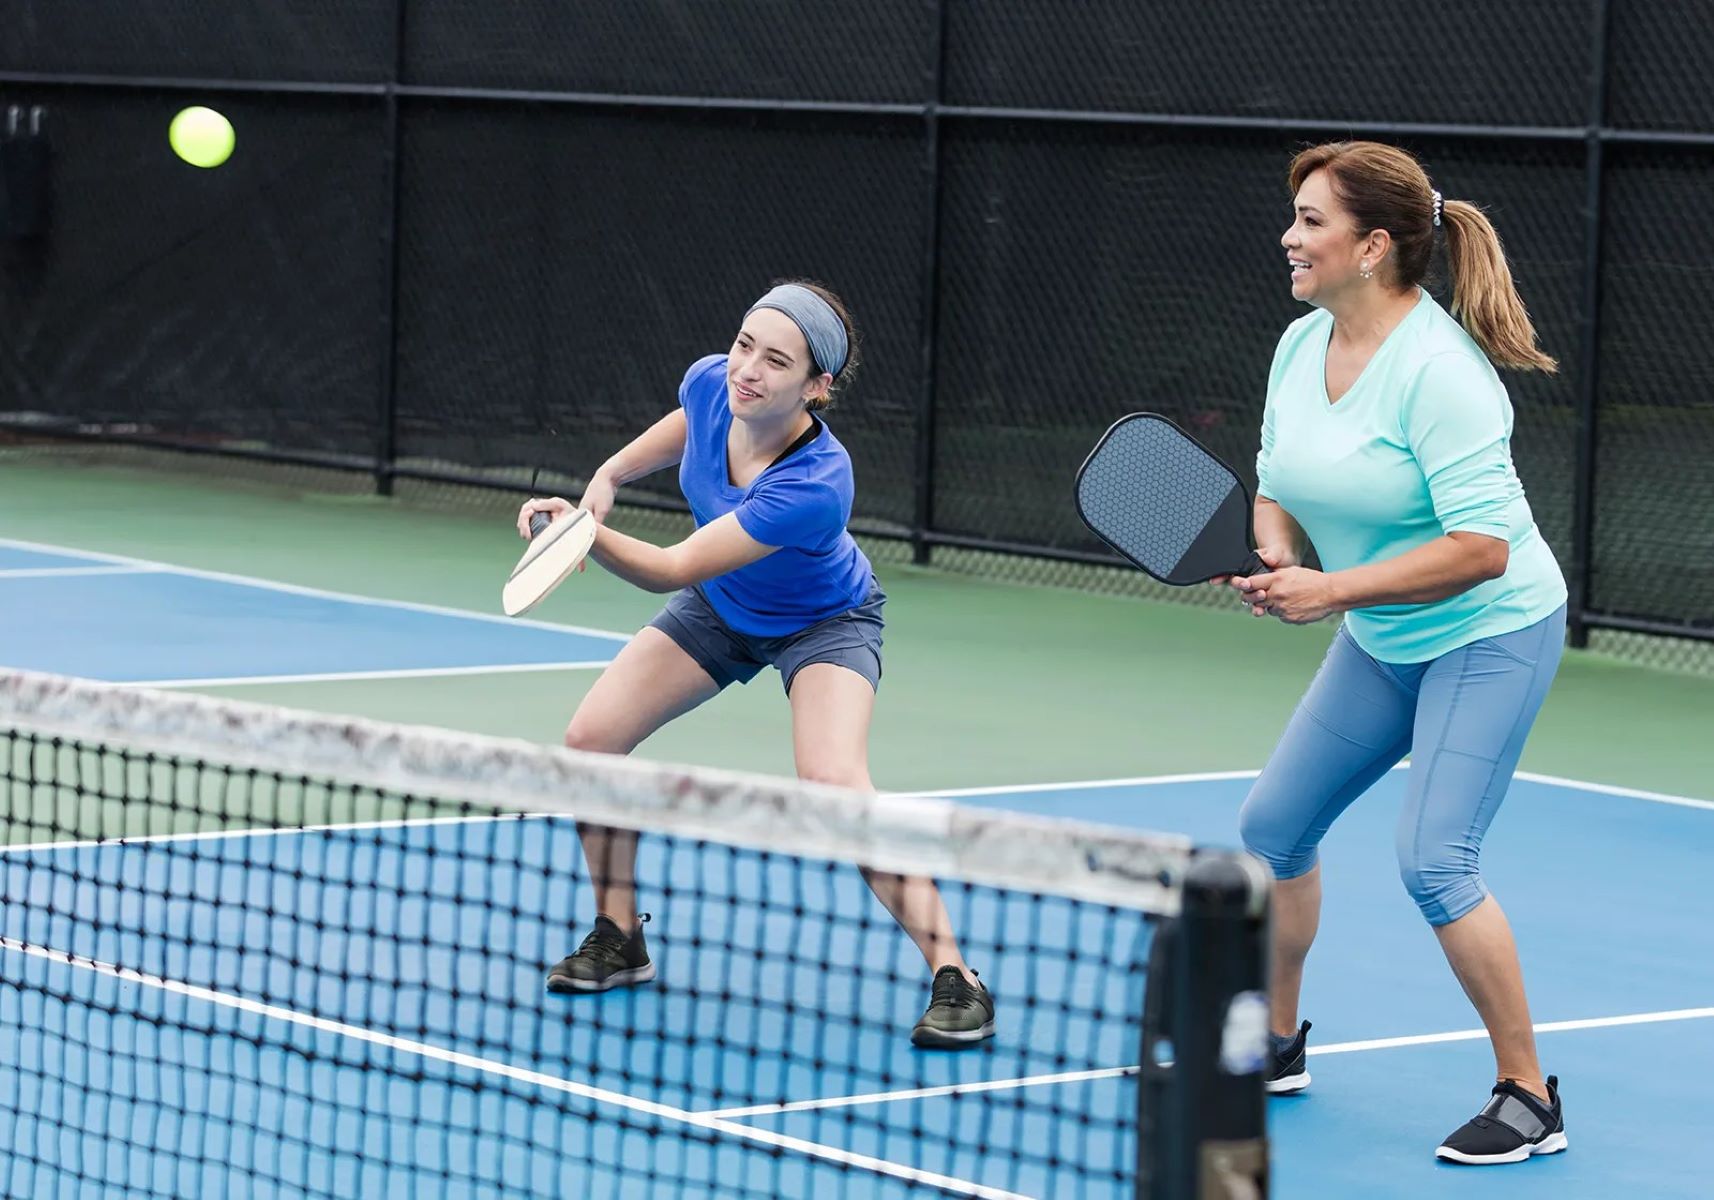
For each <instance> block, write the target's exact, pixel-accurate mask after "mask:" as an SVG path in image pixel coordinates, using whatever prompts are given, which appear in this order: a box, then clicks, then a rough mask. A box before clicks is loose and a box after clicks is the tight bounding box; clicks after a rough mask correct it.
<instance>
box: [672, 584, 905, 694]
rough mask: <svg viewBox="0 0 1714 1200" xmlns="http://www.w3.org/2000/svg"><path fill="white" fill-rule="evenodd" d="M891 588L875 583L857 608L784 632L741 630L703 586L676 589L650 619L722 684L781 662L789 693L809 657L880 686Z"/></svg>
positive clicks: (740, 680) (747, 678)
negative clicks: (779, 634)
mask: <svg viewBox="0 0 1714 1200" xmlns="http://www.w3.org/2000/svg"><path fill="white" fill-rule="evenodd" d="M886 602H887V594H886V593H885V592H883V591H882V590H881V585H880V584H879V583H876V584H874V585H873V586H872V587H871V589H870V592H869V597H868V599H866V600H864V601H863V603H861V604H859V605H858V606H857V607H856V608H852V609H847V610H846V611H845V612H842V613H839V614H838V615H836V616H832V617H828V618H827V619H826V620H825V621H818V622H816V623H815V624H814V625H811V626H810V627H809V628H807V629H800V630H798V631H797V632H796V633H788V634H786V635H785V636H784V637H754V636H752V635H750V634H747V633H739V632H738V631H737V630H736V629H733V628H732V627H731V626H730V625H728V624H727V623H726V622H725V621H723V620H721V619H720V614H719V613H717V612H715V611H714V606H713V605H712V604H710V603H709V602H708V597H706V596H704V595H703V594H702V589H700V588H694V587H688V588H685V589H684V590H683V591H681V592H678V593H677V594H675V595H674V596H673V598H672V599H671V600H668V601H667V606H666V607H665V608H663V609H661V611H660V612H659V613H657V614H656V615H655V619H654V620H652V621H650V622H649V624H650V625H651V626H652V627H654V628H655V629H658V630H660V631H661V632H662V633H664V634H666V635H667V636H668V637H670V638H671V639H672V640H673V641H674V643H676V644H677V645H678V648H679V649H681V650H683V651H684V652H685V653H686V654H688V655H690V656H691V657H692V658H693V659H695V660H696V665H697V666H699V667H701V668H702V669H703V670H704V671H707V672H708V674H709V676H710V678H712V679H713V680H714V682H715V683H717V684H719V685H720V686H721V687H725V686H726V685H727V684H729V683H749V682H750V680H752V679H754V678H755V677H756V673H757V672H758V671H760V670H761V669H762V668H763V667H766V666H774V667H778V668H779V672H780V679H781V681H782V682H783V683H784V684H785V688H786V693H787V694H788V695H789V694H790V693H791V690H792V680H793V679H794V678H795V677H796V676H797V673H798V672H799V671H800V670H802V669H803V668H804V667H807V666H809V665H810V664H811V663H833V664H835V665H836V666H841V667H849V668H851V670H853V671H855V672H857V674H859V675H861V676H862V677H863V678H864V679H867V680H868V681H869V686H870V687H872V688H875V689H876V690H877V691H879V690H880V687H881V629H882V627H883V625H884V624H885V622H883V621H882V619H881V606H882V605H883V604H885V603H886Z"/></svg>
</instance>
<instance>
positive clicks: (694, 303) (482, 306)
mask: <svg viewBox="0 0 1714 1200" xmlns="http://www.w3.org/2000/svg"><path fill="white" fill-rule="evenodd" d="M23 7H24V15H23V18H22V19H21V20H16V21H14V22H12V24H11V26H10V28H9V29H8V34H9V36H8V38H7V39H5V40H3V41H0V114H10V113H12V112H13V110H16V113H17V119H16V124H15V125H14V124H11V123H9V125H8V129H9V132H8V134H7V137H6V139H5V140H6V142H7V143H21V142H22V140H23V139H26V138H29V137H31V136H32V135H31V133H30V130H31V129H32V127H33V123H34V121H36V120H39V122H40V125H39V128H40V131H41V132H40V134H39V135H38V136H39V139H42V140H45V142H46V144H47V145H48V147H49V148H50V149H51V156H50V157H49V159H48V162H49V167H48V178H47V179H46V181H45V182H46V184H47V185H48V186H49V188H50V195H51V203H50V204H49V205H48V215H49V216H50V218H51V220H50V221H49V222H47V223H46V225H45V227H42V228H28V229H26V228H20V227H17V223H16V222H11V223H3V222H0V233H5V234H8V236H6V237H5V238H4V240H3V241H0V253H3V263H0V321H3V322H4V325H5V328H6V330H7V335H6V337H5V338H4V339H0V423H3V424H4V425H6V426H8V427H10V428H11V429H12V430H13V431H15V433H16V432H20V431H25V432H33V434H35V435H40V434H44V433H49V434H54V435H59V436H78V437H84V438H101V439H121V440H125V441H128V442H131V443H145V444H156V445H182V446H191V447H194V448H198V449H207V450H215V451H218V452H220V453H223V454H232V455H245V456H251V457H253V458H267V459H273V460H276V461H283V462H297V463H304V464H322V465H332V466H337V467H342V468H346V469H353V470H361V471H364V472H367V473H369V474H370V475H372V476H373V478H374V481H375V484H376V486H379V487H380V488H381V489H383V490H392V489H394V488H395V487H400V486H402V485H403V482H404V481H418V482H439V483H450V484H455V485H460V486H477V487H491V488H495V489H511V490H521V489H523V488H526V487H528V486H529V484H530V480H531V478H532V476H533V475H534V474H536V473H537V472H540V473H541V475H542V478H543V479H544V480H545V481H547V482H549V483H552V484H554V485H555V486H560V487H565V488H575V487H576V486H577V485H578V483H579V481H580V479H581V478H582V477H583V476H584V475H585V474H586V473H587V472H589V471H591V470H593V468H594V467H595V466H596V465H598V464H599V463H600V461H601V460H602V459H603V458H604V457H605V456H606V455H608V454H609V453H611V452H612V451H613V450H614V449H616V448H617V447H618V446H620V445H621V444H623V443H624V442H625V441H626V440H627V439H628V438H629V437H631V436H633V435H634V434H635V433H636V432H638V431H640V430H641V429H642V428H643V427H644V426H645V425H646V424H647V423H648V422H649V421H650V420H652V419H653V418H654V417H655V416H657V415H658V414H659V413H660V412H662V411H664V410H665V409H666V408H667V407H669V406H670V405H671V404H672V397H673V389H674V387H675V386H676V384H677V381H678V379H679V377H680V375H681V374H682V372H683V370H684V368H685V366H686V365H687V364H688V363H689V362H691V361H692V360H693V359H695V358H697V357H698V356H700V355H701V354H704V353H707V352H709V351H712V350H718V349H720V348H721V347H723V346H725V345H726V344H727V342H728V341H729V339H730V335H731V331H732V328H733V326H734V322H735V318H736V317H737V316H738V315H739V314H740V313H741V312H742V311H743V307H744V305H745V304H746V303H747V302H748V301H749V300H750V299H751V298H753V296H754V295H755V294H756V293H757V292H759V291H760V290H761V289H762V288H763V287H765V286H766V285H767V283H768V282H769V281H770V280H772V279H774V278H776V277H779V276H784V275H804V276H810V277H813V278H817V279H820V280H823V281H825V282H827V283H829V284H831V285H832V286H834V287H835V288H836V289H837V290H839V291H840V292H841V294H842V295H844V297H845V298H846V299H847V300H848V301H849V302H850V304H851V306H852V308H853V310H854V312H855V313H856V315H857V318H858V321H859V323H860V325H861V326H862V328H863V330H864V333H865V340H866V343H867V347H866V348H867V356H866V357H867V365H866V366H865V368H864V370H863V372H862V373H861V375H860V376H859V377H858V379H857V381H856V383H855V385H854V386H853V387H852V389H851V391H850V393H849V395H848V396H847V397H846V398H845V399H844V401H842V403H841V405H840V407H839V408H838V409H837V410H835V412H834V414H833V416H832V418H831V419H832V421H833V422H834V424H835V427H836V428H837V430H838V432H839V435H840V437H841V439H842V440H844V441H845V442H846V444H847V445H848V446H849V447H850V448H851V450H852V453H853V457H854V459H855V461H856V465H857V471H858V482H859V487H858V519H857V526H858V528H859V529H861V530H863V531H865V532H866V533H867V534H869V535H872V536H874V537H880V538H883V539H893V540H895V541H896V542H897V543H898V547H899V548H898V549H897V550H895V551H893V553H896V554H901V555H903V554H909V555H910V556H911V557H913V558H914V559H916V561H919V562H924V561H927V562H933V563H935V564H936V565H939V566H943V567H947V568H949V569H954V570H976V571H981V572H984V573H988V574H995V575H1001V576H1005V577H1009V578H1017V579H1027V580H1031V581H1040V582H1062V583H1068V584H1073V585H1075V586H1085V587H1101V588H1113V589H1123V590H1138V591H1154V590H1157V589H1153V588H1152V587H1150V585H1147V584H1146V582H1145V581H1142V580H1141V579H1140V577H1134V576H1133V575H1127V574H1125V573H1124V572H1122V571H1120V570H1117V569H1115V568H1114V567H1113V566H1112V563H1113V560H1112V559H1111V558H1110V557H1109V556H1108V555H1107V554H1106V553H1105V552H1104V550H1103V549H1102V547H1101V546H1100V545H1099V544H1098V543H1096V542H1095V541H1094V540H1093V539H1092V538H1091V537H1090V536H1089V534H1088V533H1087V531H1085V530H1084V529H1083V528H1082V526H1081V525H1080V524H1079V523H1078V521H1077V518H1076V516H1075V514H1074V511H1073V509H1072V506H1071V503H1070V488H1071V479H1072V476H1073V474H1074V472H1075V470H1076V467H1077V465H1078V463H1079V462H1080V461H1081V460H1082V457H1083V455H1084V453H1085V452H1086V451H1087V450H1088V448H1089V446H1090V445H1092V444H1093V442H1094V441H1095V439H1096V438H1097V437H1098V436H1099V434H1100V432H1101V431H1102V430H1103V429H1104V428H1105V427H1106V426H1107V425H1108V424H1109V423H1111V421H1112V420H1113V419H1115V418H1116V417H1118V416H1120V415H1122V414H1123V413H1125V412H1128V411H1133V410H1136V409H1145V408H1146V409H1152V410H1155V411H1159V412H1163V413H1165V414H1167V415H1168V416H1171V417H1173V418H1175V419H1176V420H1178V421H1180V422H1181V423H1183V424H1185V425H1186V426H1187V427H1189V428H1191V429H1192V430H1193V431H1195V432H1196V433H1197V434H1198V435H1199V436H1200V437H1201V438H1202V439H1203V440H1204V441H1206V442H1207V443H1208V444H1209V445H1210V446H1212V447H1213V448H1214V449H1215V450H1216V451H1218V452H1219V453H1220V454H1221V455H1222V456H1224V457H1225V458H1227V459H1228V460H1229V461H1230V462H1232V463H1233V464H1234V465H1235V466H1237V467H1238V468H1239V470H1240V472H1241V473H1243V474H1245V475H1246V476H1248V475H1249V472H1250V471H1251V469H1252V460H1253V457H1254V450H1255V443H1256V438H1257V428H1258V424H1259V418H1260V408H1261V401H1262V392H1263V384H1264V380H1265V375H1266V370H1267V364H1268V361H1269V357H1270V355H1271V353H1272V349H1273V345H1274V342H1275V340H1276V338H1277V337H1278V334H1279V331H1280V330H1281V329H1282V328H1283V327H1284V325H1285V324H1286V323H1287V322H1288V321H1290V320H1291V319H1292V318H1293V317H1294V316H1295V315H1297V310H1296V306H1295V305H1294V304H1293V302H1292V301H1291V299H1290V297H1289V294H1288V292H1287V289H1286V286H1285V282H1284V278H1283V274H1282V272H1281V270H1280V252H1279V249H1278V244H1277V237H1278V234H1279V231H1280V229H1281V227H1282V226H1283V225H1284V224H1285V222H1286V220H1287V216H1288V196H1287V193H1286V189H1285V182H1284V169H1285V164H1286V162H1287V161H1288V159H1289V157H1290V155H1291V154H1292V152H1293V151H1294V150H1295V149H1297V148H1299V147H1301V146H1302V145H1304V144H1306V143H1307V142H1311V141H1318V140H1324V139H1327V138H1330V137H1336V136H1362V137H1373V138H1378V139H1381V140H1386V141H1391V142H1394V143H1397V144H1400V145H1404V146H1405V147H1407V148H1409V149H1411V150H1412V151H1414V152H1416V153H1417V154H1419V155H1420V156H1421V157H1422V158H1423V160H1424V162H1425V164H1426V165H1427V167H1428V168H1429V170H1430V172H1431V175H1432V176H1433V178H1434V180H1435V183H1436V185H1437V186H1438V187H1439V188H1440V189H1441V190H1442V191H1443V192H1444V193H1445V194H1446V195H1447V196H1448V197H1454V198H1458V199H1467V200H1472V201H1475V202H1477V203H1479V204H1481V205H1483V206H1484V207H1485V208H1487V209H1488V211H1489V212H1490V214H1491V215H1492V217H1493V219H1494V221H1495V223H1496V224H1497V226H1498V227H1499V229H1500V232H1501V235H1502V237H1503V238H1504V239H1505V242H1506V246H1507V250H1508V254H1509V257H1510V259H1511V262H1512V265H1513V268H1514V271H1515V273H1516V275H1517V277H1518V281H1519V286H1520V289H1521V291H1522V292H1523V294H1524V297H1525V299H1526V300H1527V301H1528V303H1529V305H1530V308H1531V311H1532V314H1533V316H1534V317H1535V320H1536V323H1537V326H1538V328H1539V329H1540V331H1541V334H1542V339H1543V342H1544V344H1545V346H1546V348H1547V350H1548V351H1549V352H1550V353H1552V354H1554V355H1555V356H1556V357H1558V358H1559V359H1560V360H1561V363H1562V365H1563V371H1562V373H1561V374H1560V375H1559V376H1558V377H1556V378H1552V379H1549V378H1546V377H1541V376H1533V375H1532V376H1522V375H1520V376H1514V377H1510V378H1508V380H1507V383H1508V386H1509V387H1510V389H1511V392H1512V398H1513V401H1514V404H1515V406H1516V410H1517V431H1516V436H1515V439H1514V452H1515V455H1516V458H1517V462H1518V467H1519V471H1520V474H1521V475H1522V476H1523V479H1524V483H1525V486H1526V488H1527V489H1528V491H1529V494H1530V498H1531V502H1532V505H1533V507H1534V509H1535V512H1536V516H1537V519H1538V521H1539V523H1540V525H1541V527H1542V529H1543V531H1544V533H1545V534H1546V536H1547V538H1548V540H1549V541H1550V542H1551V543H1552V545H1553V546H1554V548H1555V550H1556V551H1557V552H1558V554H1559V556H1560V559H1561V561H1562V562H1563V563H1564V564H1565V567H1566V570H1567V573H1568V575H1569V576H1570V577H1571V580H1572V588H1573V606H1572V607H1573V614H1572V615H1573V620H1572V624H1573V637H1574V640H1576V641H1577V642H1578V643H1579V644H1582V643H1584V642H1586V641H1587V640H1588V638H1589V635H1590V632H1591V631H1600V632H1601V634H1602V636H1601V637H1600V638H1598V639H1597V643H1598V644H1608V645H1615V644H1616V645H1624V646H1631V645H1633V644H1639V645H1640V644H1642V643H1641V642H1639V636H1640V635H1655V636H1657V637H1669V638H1671V639H1672V640H1670V641H1662V642H1656V643H1650V645H1651V646H1652V647H1653V648H1652V649H1650V650H1649V651H1648V654H1649V655H1650V656H1651V657H1652V658H1653V659H1654V660H1656V661H1665V662H1669V663H1670V662H1683V663H1686V664H1696V663H1703V662H1706V661H1707V655H1706V654H1705V653H1704V652H1703V648H1702V646H1701V645H1700V644H1699V643H1707V642H1711V641H1714V467H1711V466H1710V464H1711V463H1714V339H1710V338H1709V336H1708V333H1707V316H1706V314H1707V313H1708V312H1709V311H1711V310H1714V265H1711V264H1714V244H1711V243H1714V232H1711V231H1714V223H1711V222H1709V221H1707V220H1700V219H1696V217H1695V214H1696V213H1698V212H1705V211H1707V209H1708V202H1707V197H1708V195H1710V194H1711V193H1714V76H1710V74H1709V73H1708V72H1707V71H1706V70H1705V69H1704V68H1703V65H1702V64H1704V63H1706V62H1707V61H1708V59H1709V57H1710V56H1711V55H1714V22H1695V21H1690V22H1687V21H1685V20H1683V19H1682V12H1681V9H1680V6H1678V5H1676V4H1674V3H1671V2H1669V0H1589V2H1587V3H1584V4H1580V5H1574V6H1567V5H1565V4H1564V3H1562V2H1561V0H1518V2H1517V3H1513V4H1509V5H1492V4H1488V3H1484V2H1482V0H1424V2H1423V3H1419V4H1416V5H1410V6H1406V7H1405V8H1401V9H1398V10H1396V11H1389V12H1388V13H1387V14H1385V16H1384V19H1381V20H1379V22H1378V23H1377V18H1376V17H1375V15H1374V10H1373V8H1372V6H1368V5H1361V4H1359V3H1357V0H1309V2H1308V3H1305V4H1300V5H1298V6H1296V7H1294V8H1293V9H1292V10H1290V13H1289V14H1286V13H1285V12H1284V10H1280V11H1278V12H1276V10H1275V9H1274V8H1271V7H1269V6H1267V5H1261V4H1250V5H1245V6H1209V5H1206V4H1201V3H1191V2H1189V0H1163V2H1162V3H1160V4H1155V5H1151V6H1146V7H1145V6H1138V5H1135V4H1130V3H1123V2H1121V0H1088V2H1087V3H1082V4H1076V5H1069V4H1064V3H1059V2H1057V0H1011V2H1010V3H1007V4H1004V5H999V4H984V3H979V2H978V0H875V2H874V3H871V4H866V5H857V6H852V5H848V4H843V3H841V4H835V3H831V2H829V0H794V2H793V3H790V4H786V3H781V2H778V0H747V2H740V0H733V2H731V3H708V2H692V0H651V2H648V3H636V2H635V0H626V2H625V3H619V2H618V0H583V2H581V3H579V4H576V5H569V6H568V5H564V4H560V3H554V2H552V0H495V2H494V3H489V4H485V5H474V4H426V3H420V2H419V0H347V2H346V3H341V4H331V3H327V2H326V0H293V2H291V3H286V4H280V3H275V4H271V5H251V4H242V3H241V4H239V5H237V6H236V7H235V6H233V5H231V4H223V5H220V6H215V5H212V4H206V3H204V4H192V5H188V6H186V5H181V6H177V7H176V8H174V9H173V10H172V14H173V15H171V16H169V15H167V14H166V10H163V9H160V8H157V7H151V6H137V5H133V4H128V3H123V2H121V0H90V2H88V3H85V4H81V5H78V6H75V11H74V9H73V8H68V7H67V6H65V5H62V4H55V3H51V2H49V0H23ZM199 9H205V10H206V11H196V10H199ZM191 103H206V104H211V105H213V106H214V107H217V108H220V109H221V110H222V111H224V112H225V113H227V114H228V115H229V116H230V117H231V118H232V120H233V123H234V124H235V126H236V127H237V129H238V131H239V141H238V151H237V153H236V154H235V155H234V157H233V159H232V160H231V161H230V162H229V163H227V164H226V165H225V166H223V167H221V168H220V169H219V170H215V171H199V170H197V169H195V168H192V167H189V166H186V165H185V164H183V163H181V162H179V161H178V160H176V159H174V158H173V157H171V155H170V154H169V153H168V152H167V150H166V147H165V141H164V133H165V129H166V126H167V123H168V121H169V120H170V118H171V116H172V114H173V113H174V112H176V111H177V110H178V109H179V108H181V107H183V106H184V105H186V104H191ZM38 110H39V111H38ZM7 161H8V163H16V162H18V161H22V160H21V159H8V160H7ZM4 178H5V180H6V189H7V196H8V197H10V199H9V203H8V207H7V208H6V209H4V210H0V212H3V213H15V212H16V211H19V210H20V206H19V204H18V203H17V196H19V195H22V194H23V192H24V191H25V190H26V189H27V188H29V187H32V186H36V185H37V184H39V183H41V182H43V181H41V180H34V181H32V180H30V179H24V178H22V177H21V175H20V172H19V171H18V170H15V169H14V170H10V171H8V173H7V174H6V175H5V177H4ZM632 495H633V497H634V498H635V499H636V500H638V501H640V502H642V503H644V504H645V505H655V506H659V507H662V508H665V509H672V508H674V507H681V504H680V501H679V499H678V497H677V494H676V490H675V489H674V488H673V486H672V481H671V480H670V479H667V478H664V477H663V478H660V479H657V480H654V481H651V482H649V483H645V484H642V485H640V486H639V487H638V488H636V489H634V490H633V492H632ZM1174 595H1176V596H1178V597H1181V598H1184V599H1187V600H1192V601H1195V600H1196V599H1198V598H1199V597H1200V596H1201V595H1202V593H1201V592H1199V591H1197V590H1195V589H1191V590H1189V591H1186V592H1178V593H1174Z"/></svg>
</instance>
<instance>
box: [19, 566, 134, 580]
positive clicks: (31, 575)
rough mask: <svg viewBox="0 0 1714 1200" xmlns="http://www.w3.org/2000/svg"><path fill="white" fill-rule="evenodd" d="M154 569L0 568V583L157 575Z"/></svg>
mask: <svg viewBox="0 0 1714 1200" xmlns="http://www.w3.org/2000/svg"><path fill="white" fill-rule="evenodd" d="M159 574H160V572H159V571H158V570H156V569H155V568H154V567H141V566H136V567H134V566H127V565H124V564H121V563H109V564H107V565H106V566H93V567H0V581H4V580H7V579H58V578H63V577H65V576H82V575H159Z"/></svg>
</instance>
